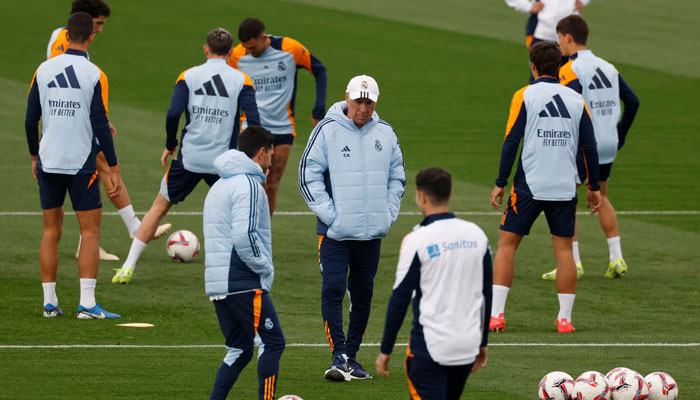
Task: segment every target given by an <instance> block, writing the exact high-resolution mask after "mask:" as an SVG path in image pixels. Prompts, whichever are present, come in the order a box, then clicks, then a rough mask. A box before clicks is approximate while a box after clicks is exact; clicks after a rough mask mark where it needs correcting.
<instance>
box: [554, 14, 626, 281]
mask: <svg viewBox="0 0 700 400" xmlns="http://www.w3.org/2000/svg"><path fill="white" fill-rule="evenodd" d="M588 32H589V31H588V24H587V23H586V21H585V20H584V19H583V18H582V17H580V16H578V15H570V16H568V17H566V18H564V19H562V20H561V21H559V24H557V34H558V35H559V48H560V49H561V52H562V54H563V55H565V56H569V57H570V60H569V61H568V62H567V63H566V64H564V66H563V67H561V69H560V70H559V81H560V82H561V83H562V84H563V85H566V86H568V87H570V88H572V89H574V90H575V91H576V92H578V93H581V95H583V98H584V100H586V103H587V104H588V108H589V110H590V111H591V121H593V131H594V132H595V140H596V143H598V162H599V163H600V166H599V171H600V172H599V174H600V176H599V179H600V194H601V206H600V210H599V213H598V219H599V221H600V226H601V227H602V228H603V232H605V236H606V237H607V240H608V250H609V253H610V263H609V264H608V270H607V271H606V273H605V276H606V277H608V278H615V277H621V276H623V275H624V274H625V273H626V272H627V263H626V262H625V260H624V258H622V247H621V245H620V232H619V230H618V227H617V216H616V215H615V209H614V208H613V205H612V204H611V203H610V200H609V199H608V179H609V178H610V171H611V170H612V164H613V162H614V161H615V156H616V155H617V151H618V150H619V149H620V148H622V146H623V145H624V144H625V137H626V136H627V132H628V131H629V129H630V127H631V126H632V121H634V117H635V115H636V114H637V110H638V109H639V98H638V97H637V95H636V94H635V93H634V91H633V90H632V88H630V87H629V85H628V84H627V82H625V80H624V79H622V75H620V74H619V73H618V72H617V69H615V67H614V66H613V65H612V64H610V63H609V62H607V61H605V60H603V59H602V58H600V57H596V56H595V55H593V52H591V51H590V50H588V49H586V41H587V39H588ZM620 100H622V102H623V103H624V104H625V109H624V112H623V113H622V117H620V114H621V113H620ZM576 164H577V166H578V176H579V180H580V182H585V180H586V167H585V165H584V162H583V156H582V154H581V153H580V152H579V154H578V157H577V158H576ZM573 250H574V262H575V263H576V270H577V274H578V276H579V277H580V276H582V275H583V264H582V263H581V256H580V255H579V246H578V239H577V237H576V235H574V242H573ZM555 278H556V270H553V271H550V272H547V273H545V274H543V275H542V279H547V280H553V279H555Z"/></svg>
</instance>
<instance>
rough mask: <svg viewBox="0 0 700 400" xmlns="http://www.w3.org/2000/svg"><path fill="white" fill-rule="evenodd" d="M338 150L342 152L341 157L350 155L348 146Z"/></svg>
mask: <svg viewBox="0 0 700 400" xmlns="http://www.w3.org/2000/svg"><path fill="white" fill-rule="evenodd" d="M340 152H341V153H342V154H343V157H350V148H349V147H348V146H345V147H343V149H342V150H340Z"/></svg>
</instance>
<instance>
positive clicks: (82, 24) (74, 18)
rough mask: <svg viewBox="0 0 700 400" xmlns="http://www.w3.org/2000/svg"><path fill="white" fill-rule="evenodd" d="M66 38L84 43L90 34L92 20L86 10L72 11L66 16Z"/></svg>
mask: <svg viewBox="0 0 700 400" xmlns="http://www.w3.org/2000/svg"><path fill="white" fill-rule="evenodd" d="M66 27H67V28H68V39H69V40H70V41H71V42H73V43H85V41H86V40H88V38H89V37H90V35H92V29H93V22H92V17H91V16H90V14H88V13H86V12H77V13H73V14H71V15H70V17H68V24H66Z"/></svg>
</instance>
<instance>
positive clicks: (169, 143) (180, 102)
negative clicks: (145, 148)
mask: <svg viewBox="0 0 700 400" xmlns="http://www.w3.org/2000/svg"><path fill="white" fill-rule="evenodd" d="M189 98H190V89H189V88H188V87H187V82H185V72H183V73H181V74H180V76H179V77H178V78H177V81H175V89H173V97H172V99H171V100H170V107H169V108H168V113H167V114H166V116H165V150H164V151H163V155H162V156H161V160H160V161H161V164H162V166H163V168H165V166H166V165H167V162H168V156H169V155H172V154H173V153H174V152H175V149H176V148H177V127H178V125H179V124H180V115H182V112H183V111H185V108H187V103H188V102H189Z"/></svg>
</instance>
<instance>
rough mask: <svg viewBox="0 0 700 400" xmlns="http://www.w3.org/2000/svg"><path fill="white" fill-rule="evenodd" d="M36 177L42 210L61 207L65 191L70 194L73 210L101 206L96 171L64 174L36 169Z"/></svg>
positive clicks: (98, 180)
mask: <svg viewBox="0 0 700 400" xmlns="http://www.w3.org/2000/svg"><path fill="white" fill-rule="evenodd" d="M36 178H37V180H38V181H39V200H40V201H41V208H42V209H44V210H50V209H52V208H56V207H61V206H62V205H63V202H64V201H65V199H66V192H68V194H69V195H70V201H71V203H73V210H75V211H88V210H94V209H96V208H102V199H101V197H100V179H99V175H98V174H97V171H95V173H94V174H77V175H65V174H50V173H46V172H44V171H42V170H41V169H37V171H36Z"/></svg>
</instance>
